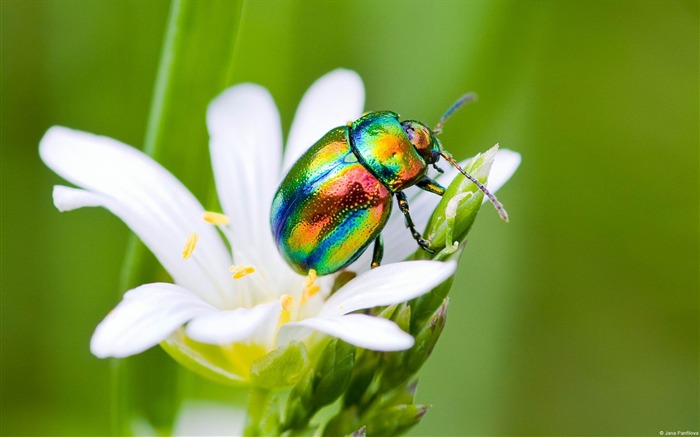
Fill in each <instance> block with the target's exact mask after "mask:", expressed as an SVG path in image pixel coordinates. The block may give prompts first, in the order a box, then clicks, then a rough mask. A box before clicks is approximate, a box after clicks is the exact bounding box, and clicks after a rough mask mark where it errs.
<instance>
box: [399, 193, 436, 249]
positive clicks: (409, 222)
mask: <svg viewBox="0 0 700 437" xmlns="http://www.w3.org/2000/svg"><path fill="white" fill-rule="evenodd" d="M438 186H439V185H438ZM443 190H444V189H443ZM396 200H397V201H398V202H399V209H400V210H401V212H402V213H403V215H404V217H405V218H406V227H407V228H408V229H410V230H411V235H413V239H414V240H416V243H418V245H419V246H420V247H421V248H422V249H423V250H425V251H427V252H430V253H435V251H434V250H432V249H431V248H430V241H428V240H426V239H425V238H423V237H422V236H421V234H420V233H419V232H418V231H417V230H416V225H415V224H413V219H412V218H411V214H409V212H408V199H406V195H405V194H404V192H403V191H397V192H396Z"/></svg>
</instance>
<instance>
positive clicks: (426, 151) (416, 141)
mask: <svg viewBox="0 0 700 437" xmlns="http://www.w3.org/2000/svg"><path fill="white" fill-rule="evenodd" d="M401 126H402V127H403V131H404V132H405V133H406V136H407V137H408V140H409V141H410V142H411V144H413V147H415V148H416V151H417V152H418V154H419V155H420V156H421V158H423V160H424V161H425V162H426V163H428V164H432V163H433V162H435V156H434V153H433V148H434V145H433V144H432V138H431V135H430V130H429V129H428V128H427V127H426V126H424V125H423V124H422V123H420V122H417V121H404V122H402V123H401Z"/></svg>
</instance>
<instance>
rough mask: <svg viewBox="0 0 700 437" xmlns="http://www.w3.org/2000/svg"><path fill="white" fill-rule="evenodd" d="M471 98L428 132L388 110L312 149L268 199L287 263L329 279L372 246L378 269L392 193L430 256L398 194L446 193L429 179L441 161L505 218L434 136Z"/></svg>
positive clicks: (462, 100) (326, 137)
mask: <svg viewBox="0 0 700 437" xmlns="http://www.w3.org/2000/svg"><path fill="white" fill-rule="evenodd" d="M473 98H474V95H473V94H466V95H464V96H463V97H462V98H460V99H459V100H458V101H457V102H455V104H453V105H452V107H450V109H449V110H448V111H447V112H446V113H445V115H444V116H443V117H442V119H441V120H440V122H439V123H438V124H437V126H436V127H435V128H434V129H432V130H431V129H429V128H428V127H427V126H426V125H425V124H423V123H421V122H419V121H414V120H407V121H399V116H398V115H397V114H395V113H393V112H389V111H379V112H370V113H367V114H365V115H363V116H362V117H360V118H359V119H357V120H355V121H354V122H352V123H348V125H347V126H340V127H336V128H334V129H331V130H330V131H329V132H328V133H326V134H325V135H324V136H323V137H322V138H321V139H320V140H318V141H317V142H316V143H315V144H314V145H313V146H311V148H309V150H307V151H306V152H305V153H304V154H303V155H302V156H301V158H299V160H298V161H297V162H296V163H295V164H294V165H293V166H292V168H291V169H290V170H289V173H287V176H286V177H285V178H284V180H283V181H282V183H281V184H280V186H279V188H278V189H277V192H276V193H275V197H274V198H273V201H272V209H271V212H270V224H271V226H272V234H273V237H274V240H275V243H276V244H277V247H278V248H279V250H280V252H281V253H282V255H283V256H284V258H285V259H286V260H287V262H288V263H289V265H290V266H291V267H292V268H294V270H296V271H297V272H299V273H301V274H307V273H308V271H309V270H310V269H314V270H316V272H317V274H319V275H327V274H330V273H334V272H336V271H338V270H341V269H343V268H345V267H347V266H348V265H350V264H351V263H352V262H353V261H355V260H356V259H357V258H358V257H359V256H360V255H362V253H363V252H364V251H365V250H366V249H367V247H368V246H369V245H370V244H371V243H372V242H375V249H374V256H373V260H372V267H376V266H378V265H379V263H380V262H381V258H382V255H383V246H382V240H381V235H380V233H381V231H382V229H383V228H384V226H385V225H386V222H387V220H388V219H389V214H390V212H391V205H392V197H393V196H396V199H397V202H398V205H399V208H400V209H401V212H403V214H404V216H405V217H406V225H407V227H408V228H409V229H410V231H411V234H412V235H413V238H414V239H415V240H416V242H417V243H418V245H419V246H420V247H422V248H423V249H425V250H428V251H430V248H429V245H430V242H428V241H426V240H425V239H423V238H422V237H421V235H420V233H419V232H418V231H417V230H416V229H415V226H414V225H413V221H412V220H411V216H410V214H409V212H408V202H407V200H406V195H405V194H404V193H403V190H404V189H406V188H407V187H410V186H413V185H415V186H417V187H419V188H421V189H423V190H426V191H430V192H432V193H435V194H438V195H442V194H444V192H445V189H444V188H443V187H442V186H440V185H439V184H438V183H437V182H435V181H434V180H432V179H431V178H429V177H428V176H427V171H428V167H429V166H430V165H433V166H434V167H435V168H437V167H436V166H435V163H436V162H437V161H438V160H439V159H440V157H443V158H445V160H447V161H448V162H449V163H450V164H452V165H454V166H455V167H456V168H457V169H459V170H460V172H462V174H464V176H466V177H467V178H469V179H470V180H471V181H472V182H474V183H475V184H477V185H478V187H479V189H481V190H482V191H483V192H484V193H485V194H486V196H488V198H489V199H490V200H491V202H492V203H493V204H494V206H495V207H496V209H498V211H499V213H500V214H501V217H502V218H503V219H504V220H507V219H508V218H507V217H508V216H507V215H506V212H505V210H504V209H503V207H502V206H501V204H500V203H499V202H498V200H496V198H495V197H494V196H493V195H492V194H491V193H490V192H489V191H488V190H487V189H486V188H485V187H484V186H483V185H481V184H480V183H479V182H478V181H476V179H474V178H473V177H472V176H470V175H469V174H467V173H466V172H465V171H464V170H462V168H460V167H459V165H457V163H456V162H455V160H454V159H453V158H452V156H450V155H449V154H448V153H447V152H445V151H444V150H443V149H442V145H441V144H440V142H439V141H438V139H437V135H438V134H439V133H440V132H441V131H442V126H443V124H444V122H445V120H446V119H447V118H448V117H449V116H450V115H451V114H452V113H453V112H454V111H455V110H456V109H457V108H459V107H460V106H462V105H463V104H464V103H466V102H468V101H470V100H472V99H473ZM438 170H439V169H438Z"/></svg>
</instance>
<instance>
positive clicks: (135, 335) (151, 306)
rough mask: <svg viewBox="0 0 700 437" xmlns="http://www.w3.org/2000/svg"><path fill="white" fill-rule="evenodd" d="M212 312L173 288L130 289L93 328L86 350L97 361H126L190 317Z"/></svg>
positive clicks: (188, 294)
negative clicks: (110, 359) (90, 352)
mask: <svg viewBox="0 0 700 437" xmlns="http://www.w3.org/2000/svg"><path fill="white" fill-rule="evenodd" d="M212 311H216V310H215V309H214V308H213V307H212V306H211V305H209V304H207V303H206V302H204V301H203V300H202V299H200V298H199V297H198V296H197V295H195V294H194V293H192V292H190V291H188V290H186V289H184V288H182V287H179V286H177V285H174V284H164V283H156V284H147V285H142V286H140V287H137V288H134V289H133V290H131V291H129V292H127V293H126V294H125V295H124V299H123V300H122V301H121V302H120V303H119V305H117V307H116V308H114V310H112V312H110V313H109V314H108V315H107V317H105V319H104V320H103V321H102V322H101V323H100V324H99V325H98V326H97V329H96V330H95V333H94V334H93V336H92V340H91V341H90V350H91V351H92V353H93V354H95V356H97V357H99V358H106V357H116V358H122V357H128V356H130V355H134V354H138V353H140V352H143V351H145V350H146V349H149V348H151V347H153V346H155V345H157V344H158V343H160V342H161V341H163V340H165V338H166V337H168V336H169V335H170V334H172V333H173V332H175V331H176V330H177V329H178V328H179V327H180V326H182V325H183V324H184V323H186V322H187V321H189V320H191V319H192V318H194V317H197V316H201V315H204V314H207V313H210V312H212Z"/></svg>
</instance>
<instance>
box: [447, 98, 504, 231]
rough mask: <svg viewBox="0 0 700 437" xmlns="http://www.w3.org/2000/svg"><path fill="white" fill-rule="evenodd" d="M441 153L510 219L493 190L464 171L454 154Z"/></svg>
mask: <svg viewBox="0 0 700 437" xmlns="http://www.w3.org/2000/svg"><path fill="white" fill-rule="evenodd" d="M460 100H461V99H460ZM458 103H459V101H458ZM455 105H456V104H455ZM455 105H452V106H453V107H454V106H455ZM460 106H461V105H460ZM458 107H459V106H458ZM450 109H452V108H450ZM447 112H448V113H449V112H450V111H447ZM446 115H447V114H446ZM443 118H445V117H443ZM440 155H441V156H442V157H443V158H445V160H446V161H447V162H449V163H450V164H452V166H454V167H455V168H456V169H457V170H459V172H460V173H462V174H463V175H464V177H466V178H467V179H469V180H470V181H472V182H473V183H474V184H475V185H476V186H477V187H479V189H480V190H481V191H482V192H483V193H484V195H486V197H488V198H489V200H490V201H491V203H492V204H493V206H494V207H495V208H496V211H498V215H500V216H501V218H502V219H503V221H506V222H507V221H508V213H507V212H506V210H505V208H503V205H502V204H501V202H499V201H498V199H496V196H494V195H493V194H491V192H490V191H489V190H488V189H487V188H486V187H485V186H484V185H483V184H482V183H481V182H479V181H478V180H476V178H475V177H474V176H472V175H470V174H469V173H467V172H466V171H464V169H463V168H462V167H460V166H459V164H457V161H455V159H454V158H453V157H452V155H450V154H449V153H447V152H446V151H444V150H441V151H440Z"/></svg>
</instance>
